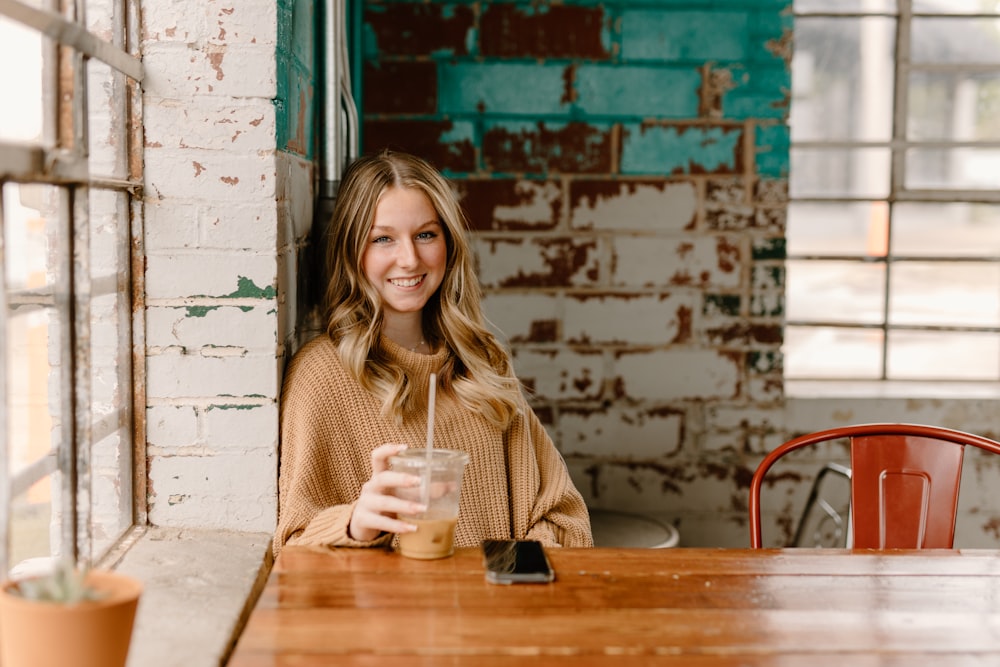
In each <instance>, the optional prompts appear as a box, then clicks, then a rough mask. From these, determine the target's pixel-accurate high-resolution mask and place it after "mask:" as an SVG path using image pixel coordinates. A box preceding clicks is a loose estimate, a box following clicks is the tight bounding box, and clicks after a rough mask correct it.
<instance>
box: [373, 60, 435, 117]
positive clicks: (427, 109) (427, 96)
mask: <svg viewBox="0 0 1000 667" xmlns="http://www.w3.org/2000/svg"><path fill="white" fill-rule="evenodd" d="M363 104H364V110H365V113H368V114H380V113H409V114H432V113H434V112H435V110H437V65H435V64H434V63H433V62H429V61H417V62H414V61H411V62H380V63H371V62H368V63H365V85H364V102H363Z"/></svg>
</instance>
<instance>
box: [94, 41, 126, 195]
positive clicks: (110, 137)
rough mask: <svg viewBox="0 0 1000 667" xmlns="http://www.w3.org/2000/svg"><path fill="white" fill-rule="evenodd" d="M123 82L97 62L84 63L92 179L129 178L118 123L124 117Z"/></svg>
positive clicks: (121, 128) (121, 76)
mask: <svg viewBox="0 0 1000 667" xmlns="http://www.w3.org/2000/svg"><path fill="white" fill-rule="evenodd" d="M125 81H126V77H125V75H124V74H122V73H120V72H118V71H116V70H114V69H112V68H111V67H109V66H108V65H105V64H104V63H102V62H100V61H99V60H89V61H88V62H87V91H88V99H87V101H88V104H89V107H90V112H89V114H88V116H87V122H88V123H89V124H90V127H89V128H88V133H89V136H90V157H89V161H90V171H91V174H93V175H94V176H104V177H112V178H122V179H124V178H128V172H127V170H126V166H127V163H126V156H125V150H126V148H127V146H128V140H127V137H126V136H125V133H126V131H127V129H126V127H125V126H124V124H122V122H121V118H122V117H123V116H124V115H125V106H124V104H125Z"/></svg>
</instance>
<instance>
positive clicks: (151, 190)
mask: <svg viewBox="0 0 1000 667" xmlns="http://www.w3.org/2000/svg"><path fill="white" fill-rule="evenodd" d="M274 178H275V173H274V154H273V153H266V152H265V153H245V154H239V155H235V154H226V153H221V152H219V151H208V150H204V149H193V148H192V149H181V150H174V149H164V148H147V149H146V151H145V183H146V188H147V196H148V197H150V198H156V197H166V198H175V199H182V200H186V201H192V200H198V199H207V200H211V201H221V202H232V201H237V202H251V201H260V202H261V203H262V204H266V205H267V206H270V207H273V206H274Z"/></svg>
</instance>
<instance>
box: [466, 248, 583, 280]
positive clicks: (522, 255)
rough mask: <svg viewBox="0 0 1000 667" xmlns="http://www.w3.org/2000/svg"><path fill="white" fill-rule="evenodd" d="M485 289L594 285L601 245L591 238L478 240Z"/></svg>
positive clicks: (481, 274) (478, 254) (480, 270)
mask: <svg viewBox="0 0 1000 667" xmlns="http://www.w3.org/2000/svg"><path fill="white" fill-rule="evenodd" d="M474 243H475V250H476V254H477V256H478V259H479V280H480V282H481V283H482V284H483V285H484V286H485V287H523V286H525V285H528V286H532V287H538V286H543V287H549V286H552V287H559V286H575V285H586V286H588V287H590V286H593V285H594V283H595V274H597V272H598V268H599V253H600V242H599V241H598V240H597V239H589V238H559V239H531V240H524V239H493V240H484V239H482V238H478V239H477V240H475V242H474Z"/></svg>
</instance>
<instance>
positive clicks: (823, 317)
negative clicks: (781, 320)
mask: <svg viewBox="0 0 1000 667" xmlns="http://www.w3.org/2000/svg"><path fill="white" fill-rule="evenodd" d="M787 281H788V285H789V290H788V291H787V292H786V295H785V304H786V308H787V314H788V319H789V320H794V321H799V320H815V321H818V322H844V323H852V324H878V323H879V322H881V321H882V318H883V309H884V303H885V297H884V294H885V292H884V289H885V265H884V264H882V263H862V262H852V261H846V262H842V261H820V260H808V261H806V260H790V261H789V262H788V264H787Z"/></svg>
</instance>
